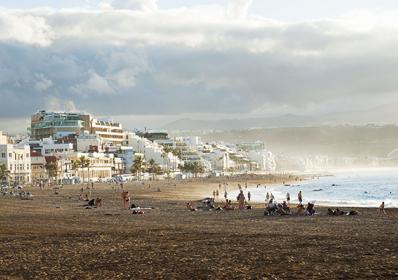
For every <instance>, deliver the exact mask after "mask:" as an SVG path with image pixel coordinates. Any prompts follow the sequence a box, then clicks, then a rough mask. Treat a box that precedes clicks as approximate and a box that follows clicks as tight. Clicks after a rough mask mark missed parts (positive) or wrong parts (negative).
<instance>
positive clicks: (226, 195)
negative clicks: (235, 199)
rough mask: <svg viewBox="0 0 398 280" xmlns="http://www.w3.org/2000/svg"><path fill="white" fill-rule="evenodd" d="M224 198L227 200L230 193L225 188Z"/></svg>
mask: <svg viewBox="0 0 398 280" xmlns="http://www.w3.org/2000/svg"><path fill="white" fill-rule="evenodd" d="M224 198H225V200H227V199H228V193H227V191H226V190H225V192H224Z"/></svg>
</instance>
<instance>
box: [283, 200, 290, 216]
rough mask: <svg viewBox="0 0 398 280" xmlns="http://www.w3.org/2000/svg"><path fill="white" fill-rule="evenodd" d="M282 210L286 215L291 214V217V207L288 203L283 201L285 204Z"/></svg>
mask: <svg viewBox="0 0 398 280" xmlns="http://www.w3.org/2000/svg"><path fill="white" fill-rule="evenodd" d="M282 210H283V211H284V212H285V213H286V214H289V215H290V214H291V212H290V208H289V205H288V204H287V203H286V201H283V203H282Z"/></svg>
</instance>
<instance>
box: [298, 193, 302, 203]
mask: <svg viewBox="0 0 398 280" xmlns="http://www.w3.org/2000/svg"><path fill="white" fill-rule="evenodd" d="M297 198H298V201H299V204H303V194H302V193H301V191H299V193H298V195H297Z"/></svg>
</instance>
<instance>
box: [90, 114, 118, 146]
mask: <svg viewBox="0 0 398 280" xmlns="http://www.w3.org/2000/svg"><path fill="white" fill-rule="evenodd" d="M90 129H91V131H90V133H91V134H95V135H97V136H98V137H100V138H101V139H102V141H103V143H104V144H111V145H114V146H121V145H123V143H124V141H125V133H124V132H123V128H122V124H120V123H118V122H113V121H106V120H97V119H91V128H90Z"/></svg>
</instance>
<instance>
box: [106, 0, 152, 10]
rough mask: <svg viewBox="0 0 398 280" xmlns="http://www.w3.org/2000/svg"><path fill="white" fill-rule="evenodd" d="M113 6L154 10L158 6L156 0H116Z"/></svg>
mask: <svg viewBox="0 0 398 280" xmlns="http://www.w3.org/2000/svg"><path fill="white" fill-rule="evenodd" d="M112 6H113V7H115V8H117V9H127V10H143V11H154V10H157V8H158V6H157V3H156V0H114V1H113V2H112Z"/></svg>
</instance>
